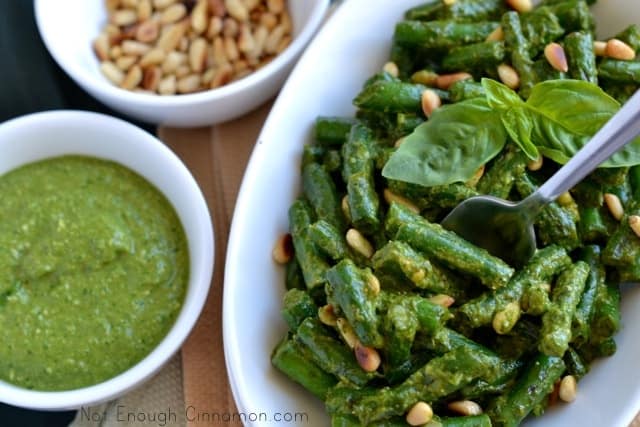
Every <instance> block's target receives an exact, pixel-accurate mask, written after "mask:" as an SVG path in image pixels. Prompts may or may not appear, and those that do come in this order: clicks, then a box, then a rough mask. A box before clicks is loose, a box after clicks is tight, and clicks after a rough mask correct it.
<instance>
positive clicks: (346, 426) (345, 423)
mask: <svg viewBox="0 0 640 427" xmlns="http://www.w3.org/2000/svg"><path fill="white" fill-rule="evenodd" d="M361 426H362V424H360V421H358V419H357V418H356V417H354V416H351V415H344V414H333V415H332V416H331V427H361ZM406 426H407V422H406V421H405V419H404V418H403V417H394V418H389V419H386V420H380V421H376V422H373V423H371V424H368V427H406Z"/></svg>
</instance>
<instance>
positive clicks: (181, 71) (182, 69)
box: [174, 64, 191, 80]
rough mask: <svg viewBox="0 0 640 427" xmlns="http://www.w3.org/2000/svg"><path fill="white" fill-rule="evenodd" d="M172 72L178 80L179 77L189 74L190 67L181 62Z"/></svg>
mask: <svg viewBox="0 0 640 427" xmlns="http://www.w3.org/2000/svg"><path fill="white" fill-rule="evenodd" d="M174 74H175V76H176V77H177V78H178V80H180V79H181V78H183V77H186V76H188V75H189V74H191V67H189V65H187V64H183V65H181V66H179V67H178V68H176V71H175V72H174Z"/></svg>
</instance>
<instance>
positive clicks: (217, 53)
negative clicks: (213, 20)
mask: <svg viewBox="0 0 640 427" xmlns="http://www.w3.org/2000/svg"><path fill="white" fill-rule="evenodd" d="M213 59H214V62H215V65H217V66H221V65H223V64H226V63H228V62H229V61H228V60H227V52H226V51H225V48H224V40H223V39H222V37H216V39H215V40H214V41H213Z"/></svg>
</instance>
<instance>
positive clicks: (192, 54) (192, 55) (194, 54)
mask: <svg viewBox="0 0 640 427" xmlns="http://www.w3.org/2000/svg"><path fill="white" fill-rule="evenodd" d="M206 62H207V41H206V40H205V39H203V38H202V37H198V38H197V39H195V40H194V41H192V42H191V46H189V65H190V66H191V69H192V70H193V71H195V72H196V73H200V72H202V71H203V70H204V66H205V63H206Z"/></svg>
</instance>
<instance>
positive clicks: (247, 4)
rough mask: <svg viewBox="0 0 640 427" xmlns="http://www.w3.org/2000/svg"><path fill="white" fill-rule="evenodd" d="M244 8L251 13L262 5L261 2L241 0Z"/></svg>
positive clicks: (257, 0)
mask: <svg viewBox="0 0 640 427" xmlns="http://www.w3.org/2000/svg"><path fill="white" fill-rule="evenodd" d="M243 3H244V6H245V7H246V8H247V10H248V11H249V12H252V11H253V10H254V9H255V8H256V7H258V6H259V5H260V3H262V0H243Z"/></svg>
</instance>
